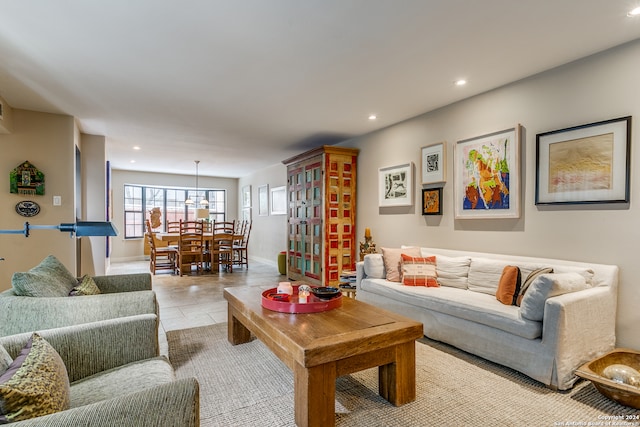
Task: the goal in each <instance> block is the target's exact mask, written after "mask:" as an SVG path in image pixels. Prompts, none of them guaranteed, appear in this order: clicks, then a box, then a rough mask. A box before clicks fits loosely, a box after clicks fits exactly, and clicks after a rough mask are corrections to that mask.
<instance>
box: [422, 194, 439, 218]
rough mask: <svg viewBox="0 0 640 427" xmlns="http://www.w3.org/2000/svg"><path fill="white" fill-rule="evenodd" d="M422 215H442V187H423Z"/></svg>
mask: <svg viewBox="0 0 640 427" xmlns="http://www.w3.org/2000/svg"><path fill="white" fill-rule="evenodd" d="M422 215H442V188H423V189H422Z"/></svg>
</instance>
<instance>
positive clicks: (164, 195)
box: [124, 184, 227, 239]
mask: <svg viewBox="0 0 640 427" xmlns="http://www.w3.org/2000/svg"><path fill="white" fill-rule="evenodd" d="M187 192H188V193H189V196H190V197H192V200H195V201H196V205H193V206H187V205H185V204H184V201H185V200H186V198H187V197H186V196H187ZM203 197H207V200H209V220H210V221H224V220H225V218H226V210H225V208H226V200H227V198H226V190H199V191H198V192H197V194H196V192H195V190H186V189H179V188H163V187H147V186H143V185H128V184H126V185H125V186H124V238H125V239H134V238H142V237H143V236H144V232H145V220H147V219H150V217H151V216H150V214H151V210H152V209H153V208H160V212H161V216H160V226H159V227H158V228H155V229H154V230H157V231H166V230H167V222H173V221H180V220H181V219H182V220H194V219H196V207H199V206H200V204H199V203H200V200H202V198H203Z"/></svg>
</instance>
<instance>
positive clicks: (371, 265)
mask: <svg viewBox="0 0 640 427" xmlns="http://www.w3.org/2000/svg"><path fill="white" fill-rule="evenodd" d="M364 274H365V275H366V276H367V277H368V278H370V279H384V278H385V276H386V273H385V271H384V261H383V260H382V254H367V255H365V256H364Z"/></svg>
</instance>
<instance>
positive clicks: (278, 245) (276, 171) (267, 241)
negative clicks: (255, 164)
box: [238, 159, 287, 265]
mask: <svg viewBox="0 0 640 427" xmlns="http://www.w3.org/2000/svg"><path fill="white" fill-rule="evenodd" d="M283 160H284V159H283ZM286 183H287V168H286V167H285V166H284V165H283V164H281V163H280V164H276V165H273V166H271V167H269V168H266V169H263V170H261V171H258V172H255V173H253V174H251V175H249V176H245V177H243V178H240V180H239V182H238V189H239V190H240V191H242V187H244V186H246V185H250V186H251V219H252V223H253V227H252V229H251V235H250V236H249V258H254V259H256V258H257V259H260V260H261V261H264V262H269V263H273V264H274V265H275V264H276V262H277V259H278V253H279V252H280V251H284V250H286V249H287V246H286V245H287V241H286V229H287V216H286V215H267V216H260V215H258V187H259V186H261V185H265V184H267V185H268V186H269V189H271V188H275V187H280V186H282V185H285V184H286ZM238 203H239V207H238V209H242V200H241V199H240V200H239V201H238Z"/></svg>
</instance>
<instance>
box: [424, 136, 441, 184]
mask: <svg viewBox="0 0 640 427" xmlns="http://www.w3.org/2000/svg"><path fill="white" fill-rule="evenodd" d="M446 151H447V144H446V142H438V143H436V144H431V145H427V146H426V147H422V148H421V149H420V154H421V156H420V172H421V176H422V184H435V183H439V182H446V180H447V175H446V163H447V158H446Z"/></svg>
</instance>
